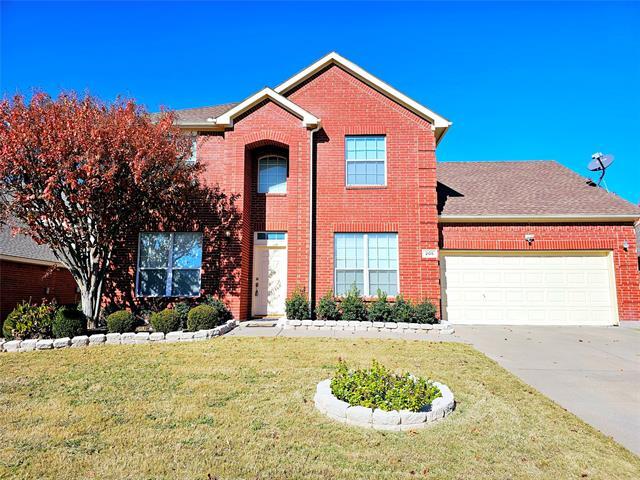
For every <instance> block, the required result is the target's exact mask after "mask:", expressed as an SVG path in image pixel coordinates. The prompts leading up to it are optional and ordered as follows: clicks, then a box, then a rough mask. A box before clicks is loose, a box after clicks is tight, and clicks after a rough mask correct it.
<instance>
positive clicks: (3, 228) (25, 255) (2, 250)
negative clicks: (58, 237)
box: [0, 219, 60, 264]
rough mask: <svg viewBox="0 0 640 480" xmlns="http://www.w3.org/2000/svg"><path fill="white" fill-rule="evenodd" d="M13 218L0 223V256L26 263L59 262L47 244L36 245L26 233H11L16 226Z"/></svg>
mask: <svg viewBox="0 0 640 480" xmlns="http://www.w3.org/2000/svg"><path fill="white" fill-rule="evenodd" d="M18 225H19V223H18V222H17V221H16V220H15V219H9V220H8V221H7V224H6V225H0V258H1V259H4V260H13V261H17V262H27V263H44V264H59V263H60V262H59V261H58V259H57V258H56V257H55V256H54V255H53V252H52V251H51V249H50V248H49V247H48V246H47V245H38V244H37V243H36V242H34V241H33V239H32V238H31V237H30V236H28V235H23V234H17V235H12V233H11V228H12V227H13V226H18Z"/></svg>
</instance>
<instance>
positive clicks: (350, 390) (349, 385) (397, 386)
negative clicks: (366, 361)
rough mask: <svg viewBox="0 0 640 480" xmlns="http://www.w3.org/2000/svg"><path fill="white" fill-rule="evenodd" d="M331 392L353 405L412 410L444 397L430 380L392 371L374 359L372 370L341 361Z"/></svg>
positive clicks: (333, 379) (419, 408) (418, 409)
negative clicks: (357, 367)
mask: <svg viewBox="0 0 640 480" xmlns="http://www.w3.org/2000/svg"><path fill="white" fill-rule="evenodd" d="M331 392H332V393H333V394H334V395H335V396H336V397H337V398H339V399H340V400H342V401H344V402H347V403H348V404H349V405H353V406H355V405H360V406H363V407H367V408H379V409H380V410H387V411H389V410H411V411H413V412H417V411H420V410H421V409H423V408H424V407H426V406H427V405H429V404H431V403H432V402H433V401H434V400H435V399H436V398H438V397H440V396H442V394H441V393H440V390H439V389H438V388H437V387H436V386H435V385H433V384H432V383H431V382H429V381H428V380H425V379H424V378H414V377H412V376H411V375H409V374H408V373H405V374H403V375H396V374H393V373H391V372H390V371H389V370H388V369H387V368H385V367H384V366H382V365H380V364H379V363H378V362H376V361H375V360H374V361H373V362H372V365H371V369H369V370H367V369H359V370H349V368H348V367H347V364H346V363H345V362H343V361H340V363H339V364H338V367H337V368H336V371H335V374H334V376H333V378H332V379H331Z"/></svg>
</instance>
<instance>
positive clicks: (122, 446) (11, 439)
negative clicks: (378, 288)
mask: <svg viewBox="0 0 640 480" xmlns="http://www.w3.org/2000/svg"><path fill="white" fill-rule="evenodd" d="M339 357H342V358H344V359H346V360H347V361H348V362H349V363H350V364H351V365H353V366H369V365H370V362H371V360H372V359H373V358H375V359H377V360H379V361H380V362H382V363H383V364H385V365H387V366H389V367H391V368H393V369H396V370H399V371H404V370H408V371H410V372H412V373H415V374H418V375H424V376H428V377H431V378H434V379H435V380H438V381H442V382H443V383H445V384H447V385H449V386H450V387H451V389H452V390H453V392H454V394H455V396H456V400H457V401H458V405H457V409H456V411H455V412H454V413H453V414H452V415H451V416H449V417H447V418H446V419H445V420H443V421H442V422H441V423H438V424H435V425H433V426H431V427H429V428H426V429H424V430H421V431H419V432H417V433H408V434H406V433H386V432H379V431H372V430H361V429H358V428H354V427H348V426H344V425H341V424H338V423H334V422H333V421H331V420H329V419H327V418H325V417H324V416H323V415H321V414H320V413H318V412H317V411H316V410H315V408H314V406H313V400H312V399H313V394H314V390H315V386H316V383H317V382H318V381H320V380H323V379H325V378H328V377H329V376H330V374H331V372H332V370H333V368H334V366H335V365H336V363H337V360H338V358H339ZM609 414H610V415H615V412H609ZM208 474H211V478H216V477H217V478H219V479H228V478H250V479H275V478H318V479H320V478H322V479H331V478H336V479H350V478H385V479H389V478H408V479H410V478H432V479H442V478H451V479H478V478H500V479H515V478H527V479H530V478H545V479H548V478H551V479H558V480H560V479H572V478H577V479H580V478H587V479H589V478H606V479H611V478H640V459H639V458H638V457H636V456H635V455H633V454H632V453H630V452H629V451H627V450H625V449H624V448H623V447H621V446H619V445H618V444H616V443H614V442H613V441H612V440H610V439H609V438H607V437H605V436H604V435H602V434H600V433H599V432H597V431H596V430H594V429H593V428H591V427H590V426H588V425H586V424H585V423H584V422H582V421H580V420H579V419H577V418H576V417H575V416H573V415H572V414H570V413H568V412H566V411H565V410H563V409H562V408H561V407H559V406H558V405H556V404H554V403H553V402H551V401H550V400H549V399H547V398H546V397H544V396H542V395H541V394H539V393H537V392H536V391H535V390H533V389H532V388H530V387H528V386H527V385H525V384H523V383H522V382H520V381H519V380H518V379H517V378H515V377H514V376H513V375H511V374H509V373H508V372H507V371H505V370H504V369H502V368H501V367H499V366H498V365H497V364H496V363H494V362H493V361H491V360H489V359H488V358H487V357H485V356H484V355H482V354H480V353H479V352H477V351H476V350H474V349H472V348H471V347H468V346H465V345H461V344H455V343H428V342H422V341H390V340H366V339H360V340H353V341H352V340H337V339H302V338H300V339H295V338H268V339H260V338H237V337H228V338H220V339H216V340H213V341H207V342H202V343H190V344H184V343H183V344H162V345H140V346H137V345H136V346H105V347H94V348H84V349H77V350H75V349H74V350H65V351H55V352H53V351H48V352H33V353H20V354H2V355H0V478H31V479H33V478H56V479H77V478H96V479H108V478H113V479H121V478H145V479H147V478H149V479H150V478H166V479H173V478H184V479H203V480H204V479H207V475H208Z"/></svg>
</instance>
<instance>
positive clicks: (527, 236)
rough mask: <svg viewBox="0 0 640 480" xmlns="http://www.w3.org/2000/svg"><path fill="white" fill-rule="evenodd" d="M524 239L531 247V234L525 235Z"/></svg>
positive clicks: (532, 238)
mask: <svg viewBox="0 0 640 480" xmlns="http://www.w3.org/2000/svg"><path fill="white" fill-rule="evenodd" d="M524 239H525V240H526V241H527V243H528V244H529V245H531V244H532V243H533V241H534V240H535V237H534V235H533V233H527V234H526V235H525V236H524Z"/></svg>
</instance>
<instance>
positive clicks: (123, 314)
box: [107, 310, 136, 333]
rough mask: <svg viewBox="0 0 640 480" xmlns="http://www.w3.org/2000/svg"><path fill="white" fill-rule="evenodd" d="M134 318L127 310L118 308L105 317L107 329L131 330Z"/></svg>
mask: <svg viewBox="0 0 640 480" xmlns="http://www.w3.org/2000/svg"><path fill="white" fill-rule="evenodd" d="M135 324H136V318H135V317H134V316H133V313H131V312H129V311H127V310H118V311H116V312H113V313H112V314H110V315H109V316H108V317H107V330H108V331H109V333H125V332H133V327H134V326H135Z"/></svg>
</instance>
